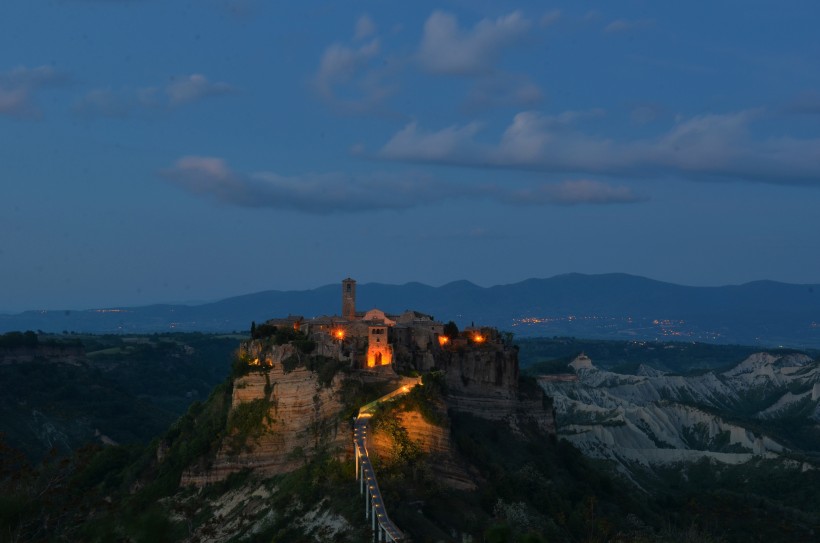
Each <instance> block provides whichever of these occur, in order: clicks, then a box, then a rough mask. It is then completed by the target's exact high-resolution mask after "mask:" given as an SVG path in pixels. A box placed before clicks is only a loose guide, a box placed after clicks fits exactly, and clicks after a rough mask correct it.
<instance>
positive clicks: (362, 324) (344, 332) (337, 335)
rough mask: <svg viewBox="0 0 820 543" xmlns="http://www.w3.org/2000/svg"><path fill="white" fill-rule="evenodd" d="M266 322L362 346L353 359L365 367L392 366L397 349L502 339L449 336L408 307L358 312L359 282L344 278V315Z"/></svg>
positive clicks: (480, 334)
mask: <svg viewBox="0 0 820 543" xmlns="http://www.w3.org/2000/svg"><path fill="white" fill-rule="evenodd" d="M267 324H269V325H274V326H277V327H280V326H287V327H292V328H294V329H295V330H298V331H300V332H302V333H304V334H305V335H306V336H308V337H309V338H310V339H312V340H314V341H316V342H317V343H320V344H328V343H329V342H335V343H337V344H338V345H339V346H340V347H342V346H345V347H347V348H348V349H354V350H355V349H356V348H357V347H359V348H360V349H361V351H363V352H362V353H352V354H353V356H351V358H353V359H354V360H355V359H359V360H360V362H359V363H360V364H361V366H362V367H363V368H379V367H384V366H392V365H393V364H394V362H395V361H396V354H397V353H396V351H397V350H402V351H404V350H409V351H414V352H418V351H434V350H436V349H441V348H458V347H460V346H466V345H467V344H468V343H470V344H475V343H487V344H493V343H495V342H497V341H499V338H498V334H497V332H495V330H493V329H488V328H482V329H474V328H468V329H466V330H465V331H464V333H462V334H460V335H459V337H452V338H451V337H448V336H446V335H445V334H444V324H443V323H441V322H439V321H436V320H435V319H434V318H433V317H432V316H431V315H426V314H424V313H420V312H418V311H410V310H408V311H405V312H404V313H401V314H398V315H393V314H387V313H385V312H384V311H382V310H380V309H375V308H374V309H371V310H369V311H365V312H359V311H356V281H355V280H354V279H351V278H347V279H345V280H343V281H342V314H341V315H332V316H321V317H316V318H313V319H305V318H304V317H301V316H290V317H286V318H280V319H272V320H269V321H268V322H267ZM357 354H362V355H363V356H356V355H357Z"/></svg>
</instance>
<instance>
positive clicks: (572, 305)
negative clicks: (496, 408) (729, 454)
mask: <svg viewBox="0 0 820 543" xmlns="http://www.w3.org/2000/svg"><path fill="white" fill-rule="evenodd" d="M338 292H339V291H338V286H337V285H326V286H323V287H320V288H316V289H313V290H303V291H276V290H271V291H266V292H259V293H255V294H247V295H243V296H237V297H233V298H227V299H224V300H221V301H218V302H214V303H208V304H202V305H195V306H189V305H152V306H144V307H127V308H104V309H87V310H80V311H77V310H59V311H51V310H40V311H27V312H24V313H19V314H15V315H0V331H8V330H44V331H48V332H60V331H64V330H71V331H78V332H90V333H144V332H168V331H201V332H226V331H233V330H247V329H248V327H249V326H250V323H251V321H256V322H261V321H263V320H265V319H267V318H269V317H270V316H271V315H286V314H291V313H292V314H301V315H304V316H306V317H313V316H317V315H322V314H334V313H336V312H337V311H338V306H339V299H338V297H339V296H338ZM358 296H359V302H358V303H359V307H361V308H371V307H375V306H377V305H378V307H379V308H380V309H383V310H385V311H388V312H402V311H404V310H406V309H407V308H410V307H424V308H425V310H426V311H427V312H428V313H432V314H433V315H435V316H436V318H437V319H439V320H442V321H447V320H454V321H456V322H457V323H459V324H460V325H464V324H469V321H467V319H468V317H467V315H469V319H470V320H472V321H475V322H477V323H481V324H483V325H488V326H495V327H498V328H500V329H503V330H510V331H514V332H515V333H516V334H517V335H519V336H525V337H527V336H556V335H558V336H577V337H587V338H609V339H641V340H670V339H677V340H681V341H706V342H713V343H737V344H746V345H762V346H774V347H777V346H781V345H782V346H788V347H820V285H792V284H785V283H777V282H773V281H757V282H752V283H746V284H744V285H734V286H722V287H690V286H681V285H675V284H671V283H664V282H660V281H655V280H652V279H647V278H643V277H636V276H631V275H626V274H605V275H582V274H567V275H559V276H555V277H552V278H549V279H528V280H526V281H522V282H519V283H514V284H510V285H497V286H493V287H486V288H485V287H480V286H478V285H475V284H473V283H470V282H468V281H456V282H453V283H449V284H446V285H443V286H441V287H431V286H427V285H423V284H420V283H407V284H405V285H386V284H380V283H369V284H363V285H359V287H358Z"/></svg>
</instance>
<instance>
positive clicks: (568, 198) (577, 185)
mask: <svg viewBox="0 0 820 543" xmlns="http://www.w3.org/2000/svg"><path fill="white" fill-rule="evenodd" d="M505 200H506V201H507V202H508V203H514V204H519V205H544V204H555V205H562V206H573V205H580V204H596V205H605V204H634V203H638V202H646V201H648V200H649V198H648V197H646V196H642V195H639V194H635V193H634V192H633V191H632V189H631V188H629V187H625V186H613V185H610V184H607V183H603V182H601V181H594V180H590V179H577V180H568V181H563V182H561V183H558V184H543V185H541V186H539V187H535V188H530V189H521V190H516V191H512V192H510V193H509V194H508V195H506V196H505Z"/></svg>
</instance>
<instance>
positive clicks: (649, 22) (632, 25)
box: [604, 19, 655, 34]
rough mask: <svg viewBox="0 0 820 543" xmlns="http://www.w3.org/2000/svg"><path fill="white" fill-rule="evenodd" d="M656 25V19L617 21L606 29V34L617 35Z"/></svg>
mask: <svg viewBox="0 0 820 543" xmlns="http://www.w3.org/2000/svg"><path fill="white" fill-rule="evenodd" d="M654 25H655V21H654V19H638V20H632V21H630V20H627V19H616V20H614V21H612V22H611V23H609V24H608V25H606V27H604V32H606V33H608V34H616V33H619V32H631V31H633V30H641V29H644V28H649V27H651V26H654Z"/></svg>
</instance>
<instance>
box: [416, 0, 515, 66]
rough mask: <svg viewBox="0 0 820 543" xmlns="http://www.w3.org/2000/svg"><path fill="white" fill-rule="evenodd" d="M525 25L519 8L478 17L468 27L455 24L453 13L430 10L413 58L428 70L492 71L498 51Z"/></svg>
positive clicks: (512, 40) (510, 42)
mask: <svg viewBox="0 0 820 543" xmlns="http://www.w3.org/2000/svg"><path fill="white" fill-rule="evenodd" d="M529 28H530V22H529V21H528V20H527V19H525V18H524V16H523V15H522V14H521V12H520V11H514V12H512V13H510V14H509V15H506V16H504V17H499V18H498V19H495V20H492V19H482V20H481V21H479V22H478V23H477V24H476V25H475V26H474V27H473V28H472V29H471V30H462V29H461V28H459V25H458V20H457V19H456V17H455V16H454V15H450V14H449V13H444V12H442V11H434V12H433V13H432V14H431V15H430V17H429V18H428V19H427V21H426V22H425V23H424V33H423V35H422V39H421V44H420V46H419V50H418V53H417V56H416V58H417V60H418V62H419V64H420V66H421V67H422V68H423V69H424V70H426V71H428V72H430V73H435V74H447V75H477V74H485V73H488V72H490V71H492V69H493V67H494V64H495V63H496V61H497V59H498V57H499V55H500V54H501V51H502V50H503V49H504V48H505V47H509V46H510V45H512V44H514V43H516V42H518V41H519V40H521V38H522V37H523V36H524V35H525V34H526V33H527V31H528V30H529Z"/></svg>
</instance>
